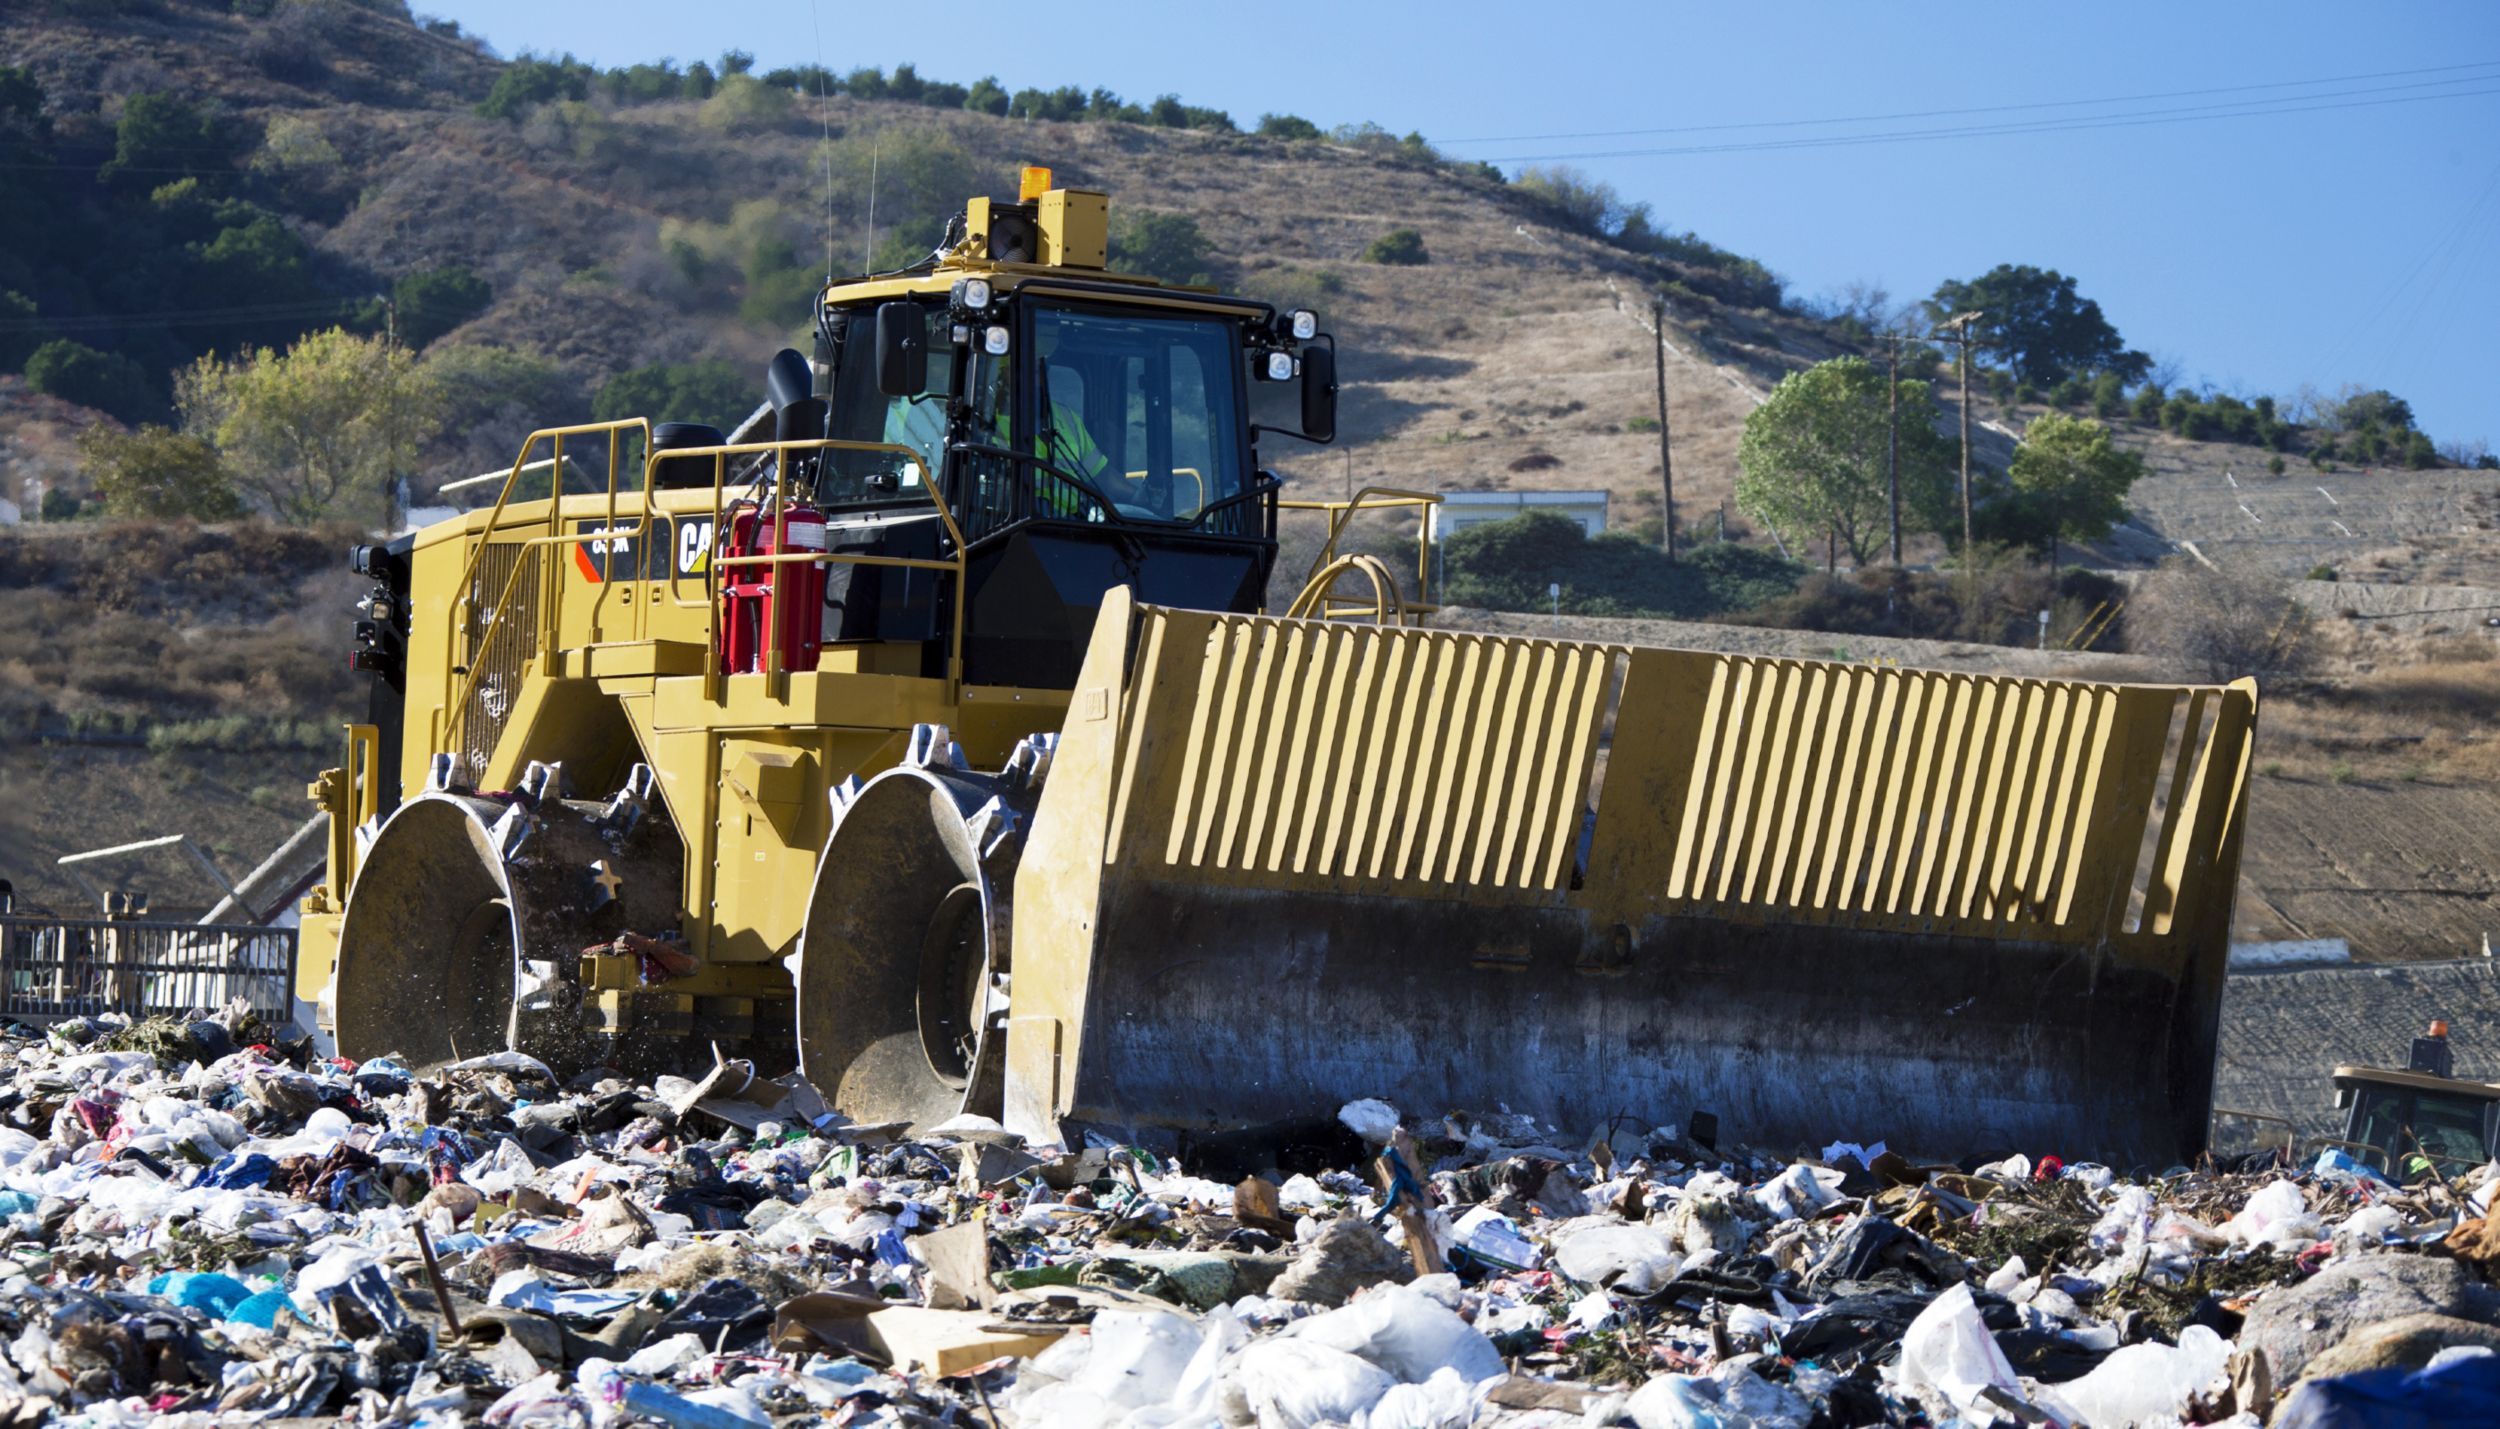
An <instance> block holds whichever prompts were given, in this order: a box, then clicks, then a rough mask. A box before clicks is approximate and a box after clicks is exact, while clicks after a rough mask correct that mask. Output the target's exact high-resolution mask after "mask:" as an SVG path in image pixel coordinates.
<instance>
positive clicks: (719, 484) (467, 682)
mask: <svg viewBox="0 0 2500 1429" xmlns="http://www.w3.org/2000/svg"><path fill="white" fill-rule="evenodd" d="M649 428H650V424H649V422H648V421H647V420H645V419H643V418H640V417H637V418H634V419H632V420H630V421H622V422H598V423H591V424H589V425H585V426H579V427H556V428H549V429H546V430H543V431H537V432H532V433H531V434H530V435H529V438H528V440H527V441H525V442H523V443H522V446H521V454H520V456H519V457H517V458H515V459H514V461H513V465H512V472H511V474H510V475H509V476H507V477H506V478H505V480H504V489H503V490H502V491H501V492H500V493H498V494H497V496H496V498H495V504H494V506H493V507H492V508H491V509H490V510H489V513H488V515H487V518H486V521H485V523H484V524H483V526H482V527H481V528H480V529H479V531H478V532H477V535H476V541H477V544H476V546H475V547H474V548H473V549H472V550H471V551H470V553H469V558H468V563H467V565H466V567H465V568H464V570H463V573H462V576H461V582H460V585H459V586H458V587H455V588H456V589H470V588H471V587H473V585H474V583H475V582H476V580H477V578H478V572H479V571H480V569H481V566H482V562H483V561H484V559H485V556H486V553H487V552H488V551H490V550H500V551H505V552H509V553H511V556H512V559H511V560H510V561H509V566H508V574H507V575H506V576H505V578H504V580H503V581H502V583H501V587H500V589H499V591H498V594H497V595H496V598H495V599H494V601H493V602H492V603H491V604H489V605H487V606H486V615H485V624H484V627H483V628H482V629H477V630H470V631H468V632H466V633H467V634H468V636H469V637H470V638H469V640H468V641H467V642H465V643H466V644H467V646H468V647H469V648H470V649H472V650H474V651H476V652H480V653H479V656H478V657H477V658H472V659H471V660H470V662H469V663H468V664H466V665H462V664H460V663H459V659H460V652H461V649H462V646H463V643H464V642H463V641H462V640H461V638H460V637H461V636H462V634H463V631H462V630H461V629H460V622H461V620H462V618H463V609H462V606H460V605H458V604H455V606H454V607H453V609H452V610H451V612H450V614H449V615H448V616H447V619H448V620H450V621H451V622H452V628H451V629H450V630H449V631H447V632H446V635H447V638H446V639H445V641H444V647H443V659H444V665H445V668H444V672H443V678H444V682H445V684H446V685H447V686H448V687H449V688H450V689H451V690H452V697H451V699H450V700H449V701H448V703H447V704H446V705H445V710H446V714H445V719H446V721H447V723H446V725H445V727H444V730H443V734H442V738H441V739H440V740H439V741H438V743H437V746H436V747H438V748H450V747H456V746H457V745H458V743H459V741H460V740H461V738H462V737H463V733H464V726H465V725H466V723H467V721H468V720H469V718H470V717H471V715H470V712H471V708H472V705H473V703H474V701H473V696H474V695H475V694H476V692H477V687H478V682H479V680H480V679H481V678H482V677H483V676H484V675H485V674H486V673H487V671H488V667H489V665H490V663H491V664H496V665H497V667H498V668H499V669H500V668H501V667H502V665H503V664H510V665H511V666H512V669H511V670H510V671H509V672H508V673H509V675H510V676H511V677H513V678H516V679H517V677H518V674H519V670H520V667H521V666H522V665H523V664H525V663H526V662H527V660H528V659H530V658H535V657H538V656H541V655H543V654H544V653H545V652H547V651H550V650H553V649H555V648H556V647H557V644H558V632H559V631H560V630H562V629H563V622H564V600H565V591H566V589H567V585H568V583H567V581H566V580H565V578H564V567H565V563H564V562H563V561H562V560H559V559H554V557H555V555H556V551H557V550H558V549H559V548H564V547H577V546H586V545H591V544H593V543H607V549H611V550H612V549H614V548H615V546H616V545H617V544H619V543H625V542H641V543H644V544H643V545H642V546H640V547H639V549H641V550H643V551H644V553H645V554H644V556H643V557H642V559H644V560H645V561H646V562H647V561H648V560H650V559H651V558H652V557H654V556H660V557H661V558H662V559H663V560H665V556H664V555H663V554H662V553H658V552H655V551H652V550H651V549H650V547H649V545H648V541H649V537H650V534H651V530H652V520H653V517H654V515H655V514H659V515H667V516H671V517H675V518H678V519H685V518H688V517H697V518H700V517H702V516H704V515H706V514H707V513H706V512H705V511H704V509H703V508H701V507H700V506H698V505H696V504H694V503H693V502H689V503H688V506H687V507H686V508H684V509H680V508H677V507H675V506H665V505H661V504H660V503H658V502H656V501H655V500H654V497H655V494H656V493H658V492H660V491H662V490H664V489H666V488H661V487H660V486H659V485H658V477H659V471H660V463H661V462H662V461H663V460H666V461H669V462H672V463H682V462H687V461H693V460H701V459H704V458H709V459H710V460H711V462H712V485H711V504H710V507H709V511H708V515H709V518H710V521H711V532H712V535H711V542H712V547H713V550H714V552H715V554H714V555H713V556H712V557H711V558H710V559H708V560H707V561H705V563H704V580H703V585H704V589H703V596H702V598H701V599H700V600H691V599H688V598H686V596H685V594H684V581H685V578H686V573H685V572H684V571H683V570H681V569H680V567H679V565H678V563H677V562H675V561H673V560H669V561H666V565H665V570H666V574H665V576H664V577H663V578H661V583H662V584H664V585H665V587H666V590H667V599H668V601H669V603H670V604H671V605H672V606H675V607H676V608H678V609H681V610H696V609H700V610H703V611H706V612H707V614H706V616H705V620H704V640H703V644H704V651H705V654H704V667H703V669H704V684H705V689H706V691H707V693H709V694H710V695H711V696H713V697H717V696H718V694H719V689H720V678H721V676H722V674H723V673H724V672H723V670H722V668H721V651H720V639H719V622H720V599H721V586H722V583H723V581H724V579H725V573H726V571H728V570H729V569H732V568H740V567H750V566H777V565H791V564H799V563H806V564H812V565H828V566H830V565H855V566H901V567H908V568H913V569H924V570H937V571H945V572H950V573H952V574H953V575H954V577H955V602H954V615H953V625H954V628H953V631H952V639H951V641H950V645H949V650H948V655H947V682H948V693H949V697H950V698H952V697H954V696H955V695H956V694H957V693H959V692H960V691H961V689H962V685H963V622H964V603H965V596H966V591H965V585H964V582H965V564H964V556H963V549H964V534H963V530H962V528H961V527H959V526H958V525H957V524H956V522H955V515H954V513H953V512H952V511H949V510H948V509H947V506H946V501H945V498H944V497H943V496H942V495H941V494H940V493H939V492H938V490H937V486H936V483H935V482H934V481H933V480H932V479H931V473H930V471H929V468H928V465H927V462H926V460H925V459H924V458H923V457H922V456H921V455H920V453H918V452H917V451H915V450H913V449H912V448H910V447H908V446H903V445H900V444H897V443H893V442H854V441H835V440H822V439H818V440H805V441H788V442H778V441H773V442H734V443H728V444H724V445H721V446H711V447H683V448H678V449H675V450H672V451H667V452H654V451H652V450H651V449H650V441H649V436H650V431H649ZM628 432H638V433H640V434H641V435H642V436H643V438H644V441H643V452H644V455H643V478H642V491H641V499H640V501H639V503H634V502H633V501H632V500H631V495H632V494H631V493H630V492H622V491H620V490H619V487H618V478H619V476H620V463H619V460H618V452H619V451H620V450H621V449H622V447H623V445H624V444H623V441H622V440H621V439H622V437H623V436H624V434H626V433H628ZM603 433H604V434H607V435H608V437H609V443H608V484H607V491H606V501H605V506H604V519H603V520H601V521H600V522H599V526H598V528H597V529H595V530H581V531H573V532H567V531H565V530H564V529H563V523H564V521H565V519H566V513H565V511H564V499H563V497H562V496H560V495H559V496H555V497H551V498H549V499H548V502H547V512H546V515H545V517H544V518H540V517H537V516H532V517H530V518H528V519H526V520H523V521H518V522H514V523H511V524H509V525H507V524H505V522H504V520H503V513H504V508H505V506H506V505H507V504H508V503H509V502H510V500H511V498H512V493H513V488H514V487H515V485H516V484H518V483H519V481H520V480H521V476H522V473H523V472H524V471H525V470H526V469H528V467H529V465H530V462H529V457H530V453H531V452H532V451H534V450H535V449H536V448H537V446H538V444H539V443H540V442H541V441H547V442H550V443H552V444H553V446H554V449H555V453H556V459H558V460H561V459H562V457H563V451H564V440H565V439H566V438H567V437H580V436H586V435H596V434H603ZM833 451H845V452H879V453H884V454H886V455H889V456H893V457H896V458H899V459H900V460H901V461H903V462H905V463H908V464H909V465H910V466H911V468H912V469H913V471H914V472H916V473H917V479H916V480H915V481H913V482H911V483H907V485H910V486H917V488H918V489H919V490H920V491H921V492H922V493H924V494H925V495H927V497H928V498H929V502H930V504H931V505H932V506H934V507H935V508H936V510H937V515H938V519H939V521H940V522H942V523H943V524H944V526H945V528H946V535H947V539H948V543H949V547H950V549H951V554H950V555H947V556H944V557H939V558H935V559H929V558H921V557H908V556H874V555H866V554H861V553H855V552H846V551H793V552H785V553H783V554H779V555H769V556H726V555H720V554H717V553H718V552H720V551H722V550H724V549H725V542H726V539H727V536H728V532H729V529H730V527H729V522H728V520H727V519H726V518H727V517H728V516H729V515H730V514H732V513H733V512H734V511H735V510H736V509H737V508H738V507H739V506H741V505H757V506H760V507H761V516H760V519H764V520H771V519H773V517H772V513H774V512H778V511H781V510H783V509H785V508H786V507H787V506H788V504H789V503H790V501H791V499H792V493H791V491H790V467H791V465H792V460H793V458H795V457H797V456H800V455H803V454H806V453H811V452H819V453H820V452H833ZM733 457H769V458H772V460H771V462H770V466H771V469H772V477H771V481H770V495H769V498H766V497H763V496H762V495H760V494H759V495H756V496H749V495H745V494H737V495H734V497H733V488H732V487H731V486H730V481H729V467H730V459H731V458H733ZM764 486H765V482H764V481H763V479H762V478H761V477H759V478H757V480H756V481H755V482H754V483H753V488H752V489H754V490H756V491H758V492H759V493H760V492H761V491H762V489H763V488H764ZM694 490H696V491H699V490H700V489H699V488H695V489H694ZM620 497H624V498H626V500H627V505H626V506H625V508H624V511H623V513H622V518H621V519H620V510H619V499H620ZM585 514H587V513H584V512H582V511H581V510H580V509H579V507H578V506H576V508H575V509H574V511H573V512H572V515H573V517H574V518H576V519H578V518H580V517H582V516H583V515H585ZM518 531H529V532H532V533H534V534H531V535H528V536H525V537H523V538H522V539H521V540H519V541H496V540H495V539H494V538H495V537H496V536H497V535H498V534H501V533H505V532H518ZM542 548H543V549H545V551H546V557H545V558H540V559H522V558H521V557H523V556H535V555H536V554H537V553H538V552H539V551H540V550H541V549H542ZM532 571H534V572H536V580H537V593H536V598H535V599H531V600H521V601H518V602H517V603H516V600H515V597H516V595H517V594H518V590H517V587H518V583H519V582H520V580H521V577H522V575H523V573H524V572H532ZM647 571H648V567H647V566H646V569H645V571H644V572H643V574H647ZM617 584H618V583H617V582H616V581H613V580H605V581H601V582H599V583H598V584H597V585H596V586H594V587H593V588H592V589H591V590H590V591H588V592H587V593H586V596H587V599H588V600H589V601H590V603H591V607H592V610H593V611H594V612H596V611H598V610H599V609H600V608H602V606H603V605H604V603H605V602H606V601H607V600H608V598H609V592H610V591H611V590H612V589H613V588H614V587H615V586H616V585H617ZM657 604H658V601H657V600H656V599H654V600H652V601H649V602H645V603H640V604H636V605H634V606H632V607H631V609H632V611H633V619H632V622H631V626H632V633H633V635H634V637H635V638H638V639H639V638H645V637H647V636H648V634H649V621H650V611H651V609H652V607H653V606H655V605H657ZM523 622H526V624H527V626H528V629H527V630H526V631H523V630H521V629H520V628H519V627H520V625H521V624H522V623H523ZM766 624H767V628H766V630H765V632H764V638H765V644H764V649H763V667H764V673H766V674H768V675H774V676H778V675H780V674H781V673H783V672H784V671H785V670H786V669H787V668H788V665H787V661H786V654H785V652H784V651H783V649H782V638H781V635H782V632H781V629H780V625H781V622H780V621H779V620H778V619H775V620H773V621H769V622H767V623H766ZM499 638H500V639H501V640H502V644H503V645H513V644H518V645H519V646H520V647H521V649H522V650H523V651H524V652H525V653H523V654H522V655H521V656H520V657H519V658H518V659H516V660H511V661H505V662H490V661H488V660H486V659H485V658H483V652H486V651H488V650H490V649H496V648H501V647H500V646H498V640H499ZM454 681H457V683H453V682H454ZM486 758H491V752H489V753H488V754H486V755H484V756H481V757H480V759H479V765H480V768H479V769H473V770H471V771H470V772H471V773H472V774H475V773H478V772H481V771H482V767H483V763H484V760H485V759H486Z"/></svg>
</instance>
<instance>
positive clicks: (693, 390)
mask: <svg viewBox="0 0 2500 1429" xmlns="http://www.w3.org/2000/svg"><path fill="white" fill-rule="evenodd" d="M760 395H761V394H760V393H759V391H758V389H757V384H756V383H754V382H751V381H749V380H748V379H747V377H746V376H745V374H744V373H743V372H742V371H741V370H740V369H739V368H737V367H736V366H734V365H732V364H731V363H729V362H727V361H725V360H723V359H721V358H717V357H707V358H703V359H701V360H699V361H695V362H676V363H667V362H664V363H655V364H654V365H652V366H649V367H637V368H635V369H633V370H632V371H630V372H620V373H618V374H617V375H615V376H614V377H611V378H609V379H608V380H607V382H606V384H605V385H603V386H602V387H600V389H599V391H598V394H597V395H596V396H594V397H592V398H591V401H590V414H591V416H592V417H593V418H594V419H595V420H598V421H602V422H615V421H622V420H624V419H625V418H628V417H649V418H650V419H651V420H652V421H654V422H705V423H709V424H710V425H712V426H715V427H719V428H720V429H721V430H723V431H727V430H729V429H730V428H732V427H734V426H736V425H737V424H738V421H739V419H740V418H742V417H744V416H746V414H747V413H749V412H752V411H754V410H755V406H756V403H757V402H758V401H759V400H760Z"/></svg>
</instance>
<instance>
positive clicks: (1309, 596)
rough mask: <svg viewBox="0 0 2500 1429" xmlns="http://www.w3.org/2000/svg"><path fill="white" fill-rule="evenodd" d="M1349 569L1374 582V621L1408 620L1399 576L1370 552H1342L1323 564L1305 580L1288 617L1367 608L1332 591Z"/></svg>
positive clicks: (1331, 616)
mask: <svg viewBox="0 0 2500 1429" xmlns="http://www.w3.org/2000/svg"><path fill="white" fill-rule="evenodd" d="M1348 571H1353V572H1355V573H1357V574H1359V575H1362V576H1364V577H1366V578H1367V579H1369V580H1370V581H1371V583H1372V600H1371V606H1370V609H1371V616H1372V623H1374V624H1376V625H1387V624H1390V623H1392V622H1394V623H1396V624H1399V625H1403V624H1405V623H1406V602H1405V600H1404V599H1402V598H1401V597H1400V596H1399V595H1398V578H1397V577H1396V576H1394V575H1392V574H1390V572H1389V566H1388V563H1387V562H1385V561H1383V560H1381V559H1380V558H1379V557H1378V556H1375V555H1371V554H1369V553H1367V552H1358V553H1356V554H1354V555H1351V556H1339V557H1338V558H1337V559H1335V560H1333V561H1330V562H1329V563H1328V564H1327V565H1326V566H1324V567H1322V568H1321V570H1320V572H1319V574H1317V575H1315V576H1313V577H1311V579H1310V580H1308V581H1306V582H1305V583H1304V584H1303V587H1302V593H1301V594H1300V595H1297V596H1295V597H1294V598H1293V604H1292V606H1290V607H1289V608H1287V610H1286V611H1285V618H1286V619H1288V620H1300V619H1302V618H1304V617H1305V616H1308V615H1311V614H1312V613H1314V612H1316V613H1317V614H1318V615H1319V618H1320V619H1322V620H1333V619H1335V618H1336V617H1337V616H1338V615H1339V614H1351V613H1353V612H1355V611H1358V610H1361V609H1363V606H1362V604H1361V602H1359V601H1340V600H1338V599H1336V597H1334V596H1333V595H1331V594H1330V591H1332V590H1333V589H1335V587H1336V584H1337V579H1338V577H1340V576H1342V575H1344V574H1345V573H1346V572H1348Z"/></svg>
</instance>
